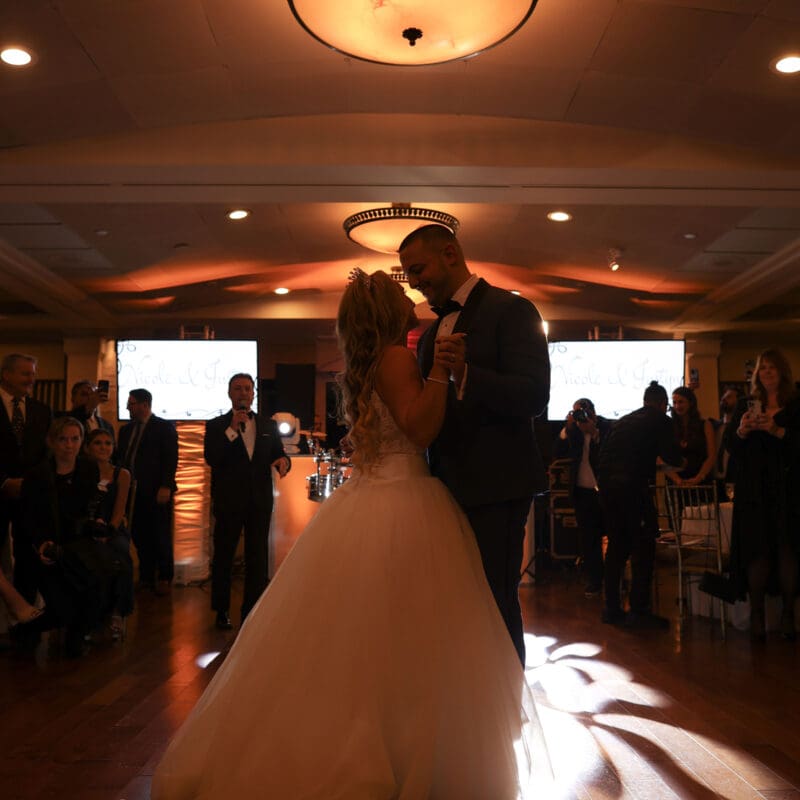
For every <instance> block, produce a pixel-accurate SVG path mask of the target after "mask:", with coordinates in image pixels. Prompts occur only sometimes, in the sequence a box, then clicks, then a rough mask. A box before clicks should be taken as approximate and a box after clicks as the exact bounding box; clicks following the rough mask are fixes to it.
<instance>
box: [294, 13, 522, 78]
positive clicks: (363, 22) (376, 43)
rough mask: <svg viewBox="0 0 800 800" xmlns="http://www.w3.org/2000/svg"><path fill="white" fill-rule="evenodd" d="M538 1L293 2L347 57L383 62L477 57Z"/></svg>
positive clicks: (315, 32)
mask: <svg viewBox="0 0 800 800" xmlns="http://www.w3.org/2000/svg"><path fill="white" fill-rule="evenodd" d="M535 5H536V0H533V2H531V0H498V1H497V2H488V3H487V2H486V0H437V2H432V0H289V6H290V7H291V9H292V11H293V12H294V15H295V17H297V19H298V21H299V22H300V24H301V25H302V26H303V27H304V28H305V29H306V30H307V31H308V32H309V33H310V34H311V35H312V36H313V37H315V38H316V39H319V41H320V42H322V43H323V44H325V45H327V46H328V47H332V48H333V49H334V50H338V51H339V52H341V53H344V54H345V55H348V56H352V57H353V58H359V59H362V60H364V61H375V62H378V63H381V64H397V65H409V66H410V65H422V64H441V63H443V62H445V61H455V60H457V59H460V58H467V57H469V56H474V55H476V54H478V53H480V52H481V51H483V50H486V49H488V48H489V47H493V46H494V45H496V44H498V43H500V42H502V41H503V40H504V39H507V38H508V37H509V36H511V34H513V33H514V32H515V31H517V30H519V28H520V27H522V25H523V24H524V23H525V21H526V20H527V19H528V17H529V16H530V15H531V13H532V12H533V9H534V6H535Z"/></svg>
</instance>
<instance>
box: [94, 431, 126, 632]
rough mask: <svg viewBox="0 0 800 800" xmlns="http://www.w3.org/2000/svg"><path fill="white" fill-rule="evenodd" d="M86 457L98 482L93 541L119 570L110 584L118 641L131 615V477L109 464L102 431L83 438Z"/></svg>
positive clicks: (109, 447) (109, 448)
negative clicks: (96, 473) (98, 542)
mask: <svg viewBox="0 0 800 800" xmlns="http://www.w3.org/2000/svg"><path fill="white" fill-rule="evenodd" d="M84 449H85V451H86V455H87V457H88V458H89V460H91V461H93V462H94V463H95V464H97V468H98V471H99V481H98V483H97V493H96V494H95V497H94V499H93V501H92V505H91V509H90V515H91V518H92V519H93V520H94V521H95V523H96V524H97V526H98V530H97V535H96V538H98V539H99V540H101V541H102V542H103V544H104V545H105V546H106V547H108V548H109V550H111V552H112V555H111V556H110V557H111V558H112V559H114V560H116V562H117V564H118V567H117V569H116V570H115V573H114V575H113V576H112V579H111V581H110V586H109V592H110V602H111V604H112V618H111V634H112V636H113V637H114V638H120V637H121V636H122V634H123V632H124V629H125V623H124V620H125V618H126V617H128V616H130V614H131V613H132V611H133V560H132V559H131V552H130V551H131V539H130V533H129V532H128V520H127V518H126V514H127V508H128V494H129V492H130V487H131V473H130V471H129V470H127V469H125V467H121V466H119V465H114V464H112V463H111V455H112V453H113V452H114V440H113V439H112V438H111V436H110V435H109V434H108V433H107V432H106V431H105V430H104V429H103V428H96V429H95V430H93V431H91V432H90V433H89V435H88V436H87V437H86V445H85V448H84Z"/></svg>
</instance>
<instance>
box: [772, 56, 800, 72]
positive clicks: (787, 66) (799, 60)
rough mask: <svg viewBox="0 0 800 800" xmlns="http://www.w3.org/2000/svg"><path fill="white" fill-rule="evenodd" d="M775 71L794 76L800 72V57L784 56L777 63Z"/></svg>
mask: <svg viewBox="0 0 800 800" xmlns="http://www.w3.org/2000/svg"><path fill="white" fill-rule="evenodd" d="M774 66H775V70H776V71H777V72H780V73H782V74H783V75H794V74H795V73H798V72H800V56H798V55H791V56H782V57H781V58H779V59H778V60H777V61H776V62H775V65H774Z"/></svg>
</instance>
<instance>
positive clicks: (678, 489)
mask: <svg viewBox="0 0 800 800" xmlns="http://www.w3.org/2000/svg"><path fill="white" fill-rule="evenodd" d="M665 493H666V506H667V510H668V513H669V517H670V521H671V526H672V531H673V533H674V536H675V540H674V549H675V554H676V559H677V567H678V587H677V588H678V611H679V619H680V620H681V622H683V619H684V617H685V615H686V614H687V613H690V612H691V607H690V600H691V593H690V592H689V591H688V589H689V587H690V585H691V584H692V583H698V584H699V583H700V582H701V580H702V579H703V576H704V575H705V574H706V573H711V574H712V575H718V576H720V577H722V575H723V568H724V564H723V543H722V527H721V525H720V512H719V499H718V497H717V487H716V484H713V483H712V484H708V485H698V486H678V485H676V484H669V485H668V486H667V487H666V489H665ZM715 600H716V601H717V602H718V603H719V617H720V628H721V632H722V637H723V638H725V625H726V618H725V616H726V615H725V602H724V601H723V600H721V599H718V598H712V600H711V603H712V609H713V604H714V601H715Z"/></svg>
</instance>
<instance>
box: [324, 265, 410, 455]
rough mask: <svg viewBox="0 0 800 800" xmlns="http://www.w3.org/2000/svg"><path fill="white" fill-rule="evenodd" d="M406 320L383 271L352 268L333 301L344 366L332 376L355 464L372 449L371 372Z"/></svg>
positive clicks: (396, 289) (401, 334)
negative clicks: (338, 299) (336, 304)
mask: <svg viewBox="0 0 800 800" xmlns="http://www.w3.org/2000/svg"><path fill="white" fill-rule="evenodd" d="M408 322H409V307H408V303H407V302H405V301H404V295H403V291H402V289H401V288H400V286H398V284H397V283H396V282H395V281H394V280H392V278H391V277H389V275H387V274H386V273H385V272H381V271H378V272H373V273H372V275H367V274H366V273H365V272H362V271H361V270H360V269H356V270H353V272H352V273H351V280H350V283H349V284H348V286H347V288H346V289H345V291H344V295H343V296H342V301H341V303H340V304H339V314H338V316H337V319H336V336H337V337H338V340H339V349H340V350H341V351H342V356H343V357H344V371H343V372H341V373H340V374H339V375H338V376H337V380H338V384H339V390H340V393H341V401H340V402H341V407H340V411H341V413H342V416H343V417H344V421H345V423H346V424H347V426H348V428H349V432H348V436H349V439H350V441H351V443H352V445H353V447H354V448H355V449H354V452H353V456H352V460H353V463H354V464H355V465H356V466H363V465H364V464H368V463H370V462H371V461H373V460H374V459H375V456H376V454H377V450H378V419H377V416H376V414H375V410H374V408H373V407H372V404H371V403H370V396H371V395H372V391H373V389H374V388H375V371H376V369H377V367H378V364H379V362H380V358H381V355H382V354H383V351H384V350H385V349H386V348H387V347H388V346H389V345H393V344H398V343H405V335H406V333H407V331H408Z"/></svg>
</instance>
